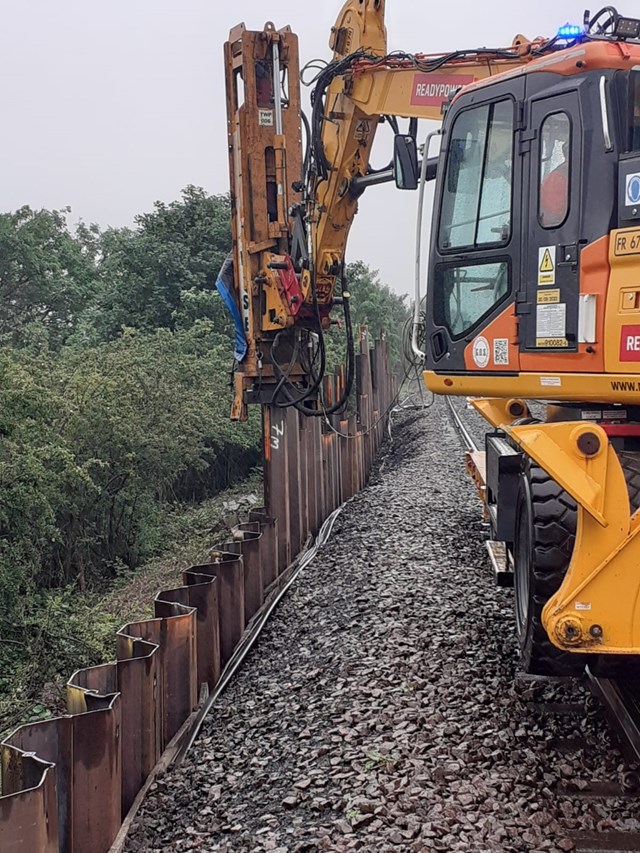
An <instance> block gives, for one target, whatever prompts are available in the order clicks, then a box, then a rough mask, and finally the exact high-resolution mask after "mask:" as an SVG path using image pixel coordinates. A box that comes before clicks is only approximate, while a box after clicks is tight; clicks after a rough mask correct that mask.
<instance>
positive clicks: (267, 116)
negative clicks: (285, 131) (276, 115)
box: [258, 110, 273, 127]
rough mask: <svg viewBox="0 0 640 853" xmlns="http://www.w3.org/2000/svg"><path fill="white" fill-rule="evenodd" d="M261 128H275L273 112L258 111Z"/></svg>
mask: <svg viewBox="0 0 640 853" xmlns="http://www.w3.org/2000/svg"><path fill="white" fill-rule="evenodd" d="M258 124H259V125H260V127H273V110H258Z"/></svg>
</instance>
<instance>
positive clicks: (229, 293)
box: [216, 255, 249, 361]
mask: <svg viewBox="0 0 640 853" xmlns="http://www.w3.org/2000/svg"><path fill="white" fill-rule="evenodd" d="M216 290H217V291H218V293H219V294H220V296H221V297H222V301H223V302H224V304H225V305H226V306H227V311H228V312H229V314H231V319H232V320H233V325H234V328H235V332H236V348H235V351H234V353H233V357H234V358H235V360H236V361H242V359H243V358H244V357H245V355H246V354H247V349H248V347H249V345H248V344H247V339H246V337H245V335H244V323H243V322H242V315H241V314H240V309H239V308H238V304H237V302H236V300H235V299H234V296H233V255H227V257H226V260H225V262H224V263H223V264H222V269H221V270H220V273H219V274H218V280H217V281H216Z"/></svg>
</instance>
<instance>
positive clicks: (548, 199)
mask: <svg viewBox="0 0 640 853" xmlns="http://www.w3.org/2000/svg"><path fill="white" fill-rule="evenodd" d="M570 151H571V122H570V120H569V116H568V115H567V114H566V113H564V112H557V113H551V114H550V115H548V116H547V117H546V118H545V120H544V121H543V122H542V126H541V128H540V169H539V175H540V184H539V196H538V219H539V221H540V225H542V227H543V228H557V227H558V226H559V225H562V223H563V222H564V221H565V219H566V218H567V214H568V213H569V169H570V163H569V158H570Z"/></svg>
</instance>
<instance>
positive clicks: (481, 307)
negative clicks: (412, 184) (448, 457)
mask: <svg viewBox="0 0 640 853" xmlns="http://www.w3.org/2000/svg"><path fill="white" fill-rule="evenodd" d="M639 81H640V42H639V41H637V40H636V41H634V42H633V43H631V42H630V41H620V40H619V38H614V36H613V35H612V36H611V37H608V38H607V37H602V38H600V39H594V40H590V41H584V42H577V43H576V44H575V45H573V46H571V47H570V48H568V49H567V50H565V51H561V52H559V53H556V54H554V55H553V56H552V57H551V58H549V57H545V58H541V59H539V60H534V61H533V62H531V63H530V64H529V65H527V66H526V67H525V68H523V69H520V70H519V71H518V73H517V74H514V73H512V72H508V73H507V74H502V75H498V76H497V77H494V78H490V79H489V80H485V81H480V82H477V83H475V84H473V85H470V86H467V87H465V88H464V89H463V90H462V91H461V92H460V93H459V94H458V95H457V96H456V97H455V98H454V99H453V102H452V103H451V105H450V106H449V109H448V111H447V115H446V117H445V120H444V125H443V130H442V146H441V154H440V158H439V162H438V177H437V187H436V203H435V211H436V215H435V216H434V219H433V225H432V233H431V256H430V261H429V286H428V291H427V311H426V316H427V329H426V373H425V379H426V381H427V384H428V385H429V387H430V388H431V389H432V390H434V391H439V392H443V393H447V394H456V393H458V394H464V395H466V394H479V395H482V394H489V395H499V396H514V397H515V396H524V397H534V398H536V397H545V398H546V399H563V400H567V399H574V400H579V401H582V402H589V401H594V402H596V401H598V402H599V401H602V400H607V401H609V402H620V403H624V402H631V400H630V395H629V392H633V393H635V392H636V390H637V388H638V387H640V386H638V384H637V378H635V377H637V374H638V373H639V372H640V349H638V350H636V340H635V338H636V332H638V331H640V325H638V324H640V289H639V290H637V291H636V290H635V289H634V285H633V282H634V281H637V280H638V277H639V276H640V142H639V141H638V140H639V137H640V133H639V131H638V121H639V118H638V113H639V107H638V99H639V97H640V94H639V93H640V82H639ZM633 402H635V399H634V400H633Z"/></svg>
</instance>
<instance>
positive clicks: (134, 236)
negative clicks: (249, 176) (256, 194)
mask: <svg viewBox="0 0 640 853" xmlns="http://www.w3.org/2000/svg"><path fill="white" fill-rule="evenodd" d="M230 215H231V214H230V203H229V198H228V196H226V195H219V196H210V195H207V193H205V191H204V190H203V189H200V188H197V187H192V186H190V187H187V188H186V189H185V190H184V191H183V193H182V198H181V200H179V201H175V202H172V203H171V204H164V203H163V202H156V204H155V207H154V210H153V211H152V212H151V213H146V214H142V215H140V216H138V217H137V218H136V226H137V227H136V228H133V229H131V228H119V229H113V228H112V229H109V230H108V231H106V232H105V233H104V234H103V235H102V238H101V241H100V253H101V259H100V265H99V272H100V277H101V280H102V289H101V292H100V294H99V296H98V299H97V300H96V303H95V304H94V305H92V306H91V308H90V310H89V311H88V312H87V314H86V315H85V317H84V318H83V324H82V325H83V334H84V335H85V336H88V337H89V338H91V337H92V336H93V337H94V339H95V336H96V333H97V337H98V339H102V340H113V339H114V338H116V337H117V336H118V335H119V334H121V332H122V329H123V328H125V327H130V328H135V329H140V330H147V331H148V330H151V329H158V328H163V329H172V330H173V329H176V328H187V327H189V326H190V325H192V324H193V323H194V322H195V321H196V320H198V319H204V318H207V319H209V320H211V321H212V322H213V324H214V327H215V329H216V331H218V332H220V333H221V334H230V331H229V324H228V323H227V319H226V314H225V310H224V306H223V305H222V303H221V300H220V298H219V297H218V295H217V293H216V291H215V282H216V278H217V275H218V272H219V270H220V267H221V266H222V262H223V261H224V259H225V257H226V255H227V254H228V252H229V251H230V250H231V231H230Z"/></svg>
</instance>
